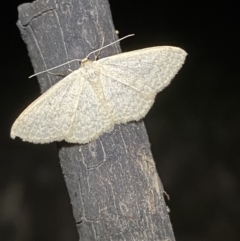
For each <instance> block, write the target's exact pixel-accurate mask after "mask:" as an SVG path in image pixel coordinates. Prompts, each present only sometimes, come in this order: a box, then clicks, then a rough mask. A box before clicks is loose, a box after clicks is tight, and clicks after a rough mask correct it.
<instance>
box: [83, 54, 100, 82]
mask: <svg viewBox="0 0 240 241" xmlns="http://www.w3.org/2000/svg"><path fill="white" fill-rule="evenodd" d="M95 62H96V61H91V60H89V59H86V60H85V59H84V61H83V62H82V65H81V70H82V71H81V72H82V74H83V75H84V78H85V79H86V80H88V81H90V82H97V81H98V80H99V68H98V65H95Z"/></svg>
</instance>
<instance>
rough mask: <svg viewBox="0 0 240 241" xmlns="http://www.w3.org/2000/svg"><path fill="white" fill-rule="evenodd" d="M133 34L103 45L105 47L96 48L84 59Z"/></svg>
mask: <svg viewBox="0 0 240 241" xmlns="http://www.w3.org/2000/svg"><path fill="white" fill-rule="evenodd" d="M132 36H134V34H129V35H127V36H125V37H123V38H120V39H118V40H116V41H114V42H112V43H110V44H107V45H105V46H103V47H101V48H99V49H96V50H94V51H92V52H90V53H89V54H88V55H87V56H86V58H84V59H88V57H89V56H90V55H91V54H94V53H96V52H98V51H101V50H102V49H105V48H107V47H108V46H110V45H113V44H115V43H117V42H120V41H121V40H123V39H125V38H129V37H132Z"/></svg>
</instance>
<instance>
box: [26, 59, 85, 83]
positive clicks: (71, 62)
mask: <svg viewBox="0 0 240 241" xmlns="http://www.w3.org/2000/svg"><path fill="white" fill-rule="evenodd" d="M74 61H79V62H80V61H82V60H81V59H73V60H70V61H68V62H65V63H63V64H60V65H57V66H55V67H52V68H50V69H46V70H43V71H41V72H38V73H36V74H33V75H31V76H29V77H28V78H29V79H30V78H32V77H34V76H36V75H39V74H43V73H45V72H48V71H50V70H53V69H56V68H59V67H61V66H63V65H66V64H69V63H72V62H74Z"/></svg>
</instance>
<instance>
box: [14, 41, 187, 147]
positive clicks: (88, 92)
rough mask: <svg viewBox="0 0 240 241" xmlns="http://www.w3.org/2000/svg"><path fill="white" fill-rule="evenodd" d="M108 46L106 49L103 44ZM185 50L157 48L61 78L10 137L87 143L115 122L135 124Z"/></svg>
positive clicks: (90, 64)
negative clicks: (133, 122) (132, 122)
mask: <svg viewBox="0 0 240 241" xmlns="http://www.w3.org/2000/svg"><path fill="white" fill-rule="evenodd" d="M107 46H108V45H107ZM186 55H187V54H186V52H185V51H184V50H182V49H181V48H178V47H172V46H159V47H151V48H144V49H140V50H135V51H131V52H126V53H121V54H117V55H114V56H110V57H106V58H103V59H100V60H97V61H90V60H86V58H85V59H84V61H82V64H81V68H79V69H78V70H75V71H73V72H72V73H70V74H69V75H68V76H67V77H65V78H63V79H62V80H61V81H59V82H58V83H57V84H55V85H54V86H53V87H51V88H50V89H49V90H47V91H46V92H45V93H44V94H42V95H41V96H40V97H39V98H38V99H37V100H35V101H34V102H33V103H32V104H30V105H29V106H28V107H27V108H26V109H25V110H24V111H23V112H22V113H21V115H20V116H19V117H18V118H17V120H16V121H15V122H14V124H13V126H12V129H11V137H12V138H15V137H16V136H18V137H20V138H21V139H22V140H23V141H29V142H33V143H49V142H53V141H62V140H65V141H67V142H70V143H80V144H84V143H88V142H90V141H92V140H94V139H96V138H98V137H99V136H100V135H101V134H102V133H104V132H106V131H108V130H110V129H111V128H113V126H114V125H115V124H124V123H127V122H129V121H138V120H140V119H141V118H143V117H144V116H145V115H146V114H147V113H148V111H149V109H150V108H151V106H152V105H153V103H154V99H155V96H156V94H157V93H158V92H160V91H161V90H162V89H164V88H165V87H166V86H167V85H169V83H170V82H171V80H172V79H173V77H174V76H175V75H176V73H177V72H178V71H179V69H180V68H181V66H182V65H183V63H184V61H185V57H186Z"/></svg>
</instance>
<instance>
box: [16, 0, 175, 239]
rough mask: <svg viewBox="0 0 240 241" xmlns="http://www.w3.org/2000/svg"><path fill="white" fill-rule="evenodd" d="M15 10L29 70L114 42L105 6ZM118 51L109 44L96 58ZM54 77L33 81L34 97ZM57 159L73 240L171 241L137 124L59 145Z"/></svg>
mask: <svg viewBox="0 0 240 241" xmlns="http://www.w3.org/2000/svg"><path fill="white" fill-rule="evenodd" d="M18 10H19V21H18V27H19V29H20V31H21V33H22V37H23V39H24V41H25V43H26V45H27V47H28V51H29V55H30V58H31V61H32V64H33V67H34V70H35V72H39V71H42V70H44V69H47V68H51V67H53V66H56V65H58V64H61V63H64V62H66V61H68V60H72V59H74V58H83V57H85V56H86V55H87V54H88V53H89V52H90V51H92V50H95V49H97V48H99V47H100V46H101V45H102V43H103V39H104V42H105V44H107V43H110V42H112V41H114V40H116V39H117V37H116V35H115V29H114V26H113V23H112V18H111V13H110V9H109V4H108V2H107V0H94V1H93V0H38V1H35V2H33V3H26V4H22V5H20V6H19V9H18ZM119 52H120V48H119V45H118V44H117V45H112V46H111V47H109V48H107V49H105V50H103V51H102V52H101V55H100V58H101V57H104V56H109V55H113V54H117V53H119ZM78 67H79V66H78V64H77V63H75V64H71V65H67V66H64V67H62V68H60V69H58V70H57V71H55V72H58V73H59V72H60V73H67V70H68V69H69V68H70V69H72V70H74V69H76V68H78ZM60 79H61V77H59V76H56V75H49V74H41V75H39V76H38V81H39V84H40V87H41V91H42V92H44V91H46V90H47V89H48V88H50V87H51V86H52V85H53V84H54V83H56V82H57V81H59V80H60ZM59 157H60V164H61V167H62V170H63V174H64V178H65V181H66V184H67V188H68V192H69V195H70V198H71V203H72V207H73V214H74V217H75V220H76V226H77V230H78V233H79V236H80V240H85V241H88V240H89V241H90V240H98V241H99V240H101V241H107V240H109V241H110V240H111V241H113V240H114V241H120V240H126V241H128V240H136V241H146V240H148V241H150V240H152V241H153V240H154V241H157V240H159V241H160V240H161V241H163V240H164V241H166V240H172V241H173V240H175V239H174V235H173V231H172V227H171V223H170V220H169V216H168V213H167V208H166V204H165V201H164V198H163V187H162V184H161V182H160V179H159V177H158V174H157V171H156V168H155V163H154V160H153V158H152V155H151V151H150V144H149V141H148V137H147V134H146V130H145V127H144V124H143V122H141V121H140V122H137V123H135V122H133V123H128V124H126V125H118V126H116V127H115V128H114V130H112V131H111V132H109V133H105V134H103V135H102V136H101V137H100V138H99V139H97V140H95V141H93V142H91V143H89V144H86V145H70V144H67V143H59Z"/></svg>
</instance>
